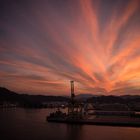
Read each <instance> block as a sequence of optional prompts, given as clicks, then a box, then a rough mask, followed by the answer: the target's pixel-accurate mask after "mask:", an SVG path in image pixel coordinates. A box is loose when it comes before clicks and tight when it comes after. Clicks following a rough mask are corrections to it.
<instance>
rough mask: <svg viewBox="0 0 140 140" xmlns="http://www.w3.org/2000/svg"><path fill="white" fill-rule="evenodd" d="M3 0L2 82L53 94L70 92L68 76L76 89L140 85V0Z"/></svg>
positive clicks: (88, 90)
mask: <svg viewBox="0 0 140 140" xmlns="http://www.w3.org/2000/svg"><path fill="white" fill-rule="evenodd" d="M1 4H2V5H3V8H2V9H1V10H0V11H1V14H0V17H1V21H0V25H1V26H0V84H1V85H2V86H6V87H8V88H10V89H12V90H15V91H18V92H22V93H25V92H26V93H31V94H55V95H56V94H58V95H62V94H67V93H69V80H74V81H76V89H77V90H76V91H77V93H93V94H110V93H112V94H116V92H113V91H117V92H118V91H119V89H121V90H122V89H123V91H131V92H132V90H127V89H130V88H132V89H139V88H140V63H139V62H140V29H139V24H140V16H139V12H140V2H139V0H126V1H120V0H117V1H115V2H113V1H110V0H100V1H97V0H78V1H75V0H68V1H63V0H62V1H57V0H52V1H43V0H41V1H39V2H38V1H37V0H35V1H34V2H33V1H32V0H29V1H23V2H17V1H15V2H12V3H11V2H10V1H8V0H7V1H6V2H3V3H1ZM111 91H112V92H111ZM117 94H121V93H119V92H118V93H117ZM123 94H124V92H123ZM126 94H131V93H126Z"/></svg>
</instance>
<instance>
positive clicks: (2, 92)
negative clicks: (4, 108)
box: [0, 87, 140, 107]
mask: <svg viewBox="0 0 140 140" xmlns="http://www.w3.org/2000/svg"><path fill="white" fill-rule="evenodd" d="M116 92H117V91H116ZM75 98H76V99H77V100H81V101H84V102H85V101H88V102H92V103H95V104H109V103H111V104H114V103H121V104H131V105H132V104H133V105H134V104H140V95H122V96H114V95H109V96H105V95H92V94H79V95H76V97H75ZM69 101H70V98H69V97H64V96H45V95H28V94H18V93H16V92H13V91H10V90H8V89H6V88H2V87H0V103H2V102H11V103H18V104H19V106H23V107H26V106H27V107H32V106H33V107H34V106H41V105H42V103H49V102H69Z"/></svg>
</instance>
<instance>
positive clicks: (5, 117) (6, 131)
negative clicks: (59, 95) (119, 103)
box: [0, 108, 140, 140]
mask: <svg viewBox="0 0 140 140" xmlns="http://www.w3.org/2000/svg"><path fill="white" fill-rule="evenodd" d="M53 111H54V109H23V108H4V109H3V108H0V139H1V140H11V139H12V140H140V128H135V127H111V126H95V125H70V124H61V123H49V122H47V121H46V116H47V115H49V113H50V112H53Z"/></svg>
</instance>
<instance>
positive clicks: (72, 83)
mask: <svg viewBox="0 0 140 140" xmlns="http://www.w3.org/2000/svg"><path fill="white" fill-rule="evenodd" d="M70 84H71V99H72V101H73V100H74V97H75V95H74V81H70Z"/></svg>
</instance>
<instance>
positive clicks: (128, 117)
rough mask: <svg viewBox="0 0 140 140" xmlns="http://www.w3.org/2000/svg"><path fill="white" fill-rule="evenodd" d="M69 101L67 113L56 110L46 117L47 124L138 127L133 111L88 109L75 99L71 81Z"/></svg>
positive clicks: (138, 122) (137, 114) (138, 123)
mask: <svg viewBox="0 0 140 140" xmlns="http://www.w3.org/2000/svg"><path fill="white" fill-rule="evenodd" d="M70 83H71V100H70V102H69V105H68V110H67V113H63V112H62V111H61V110H60V109H58V110H57V111H56V112H54V113H50V115H49V116H47V118H46V119H47V121H48V122H57V123H69V124H89V125H110V126H134V127H140V114H139V113H137V112H135V111H130V110H128V111H115V110H114V111H100V110H95V109H94V108H93V107H89V106H90V104H88V103H87V104H83V103H82V102H80V101H78V100H76V99H75V94H74V81H71V82H70Z"/></svg>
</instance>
